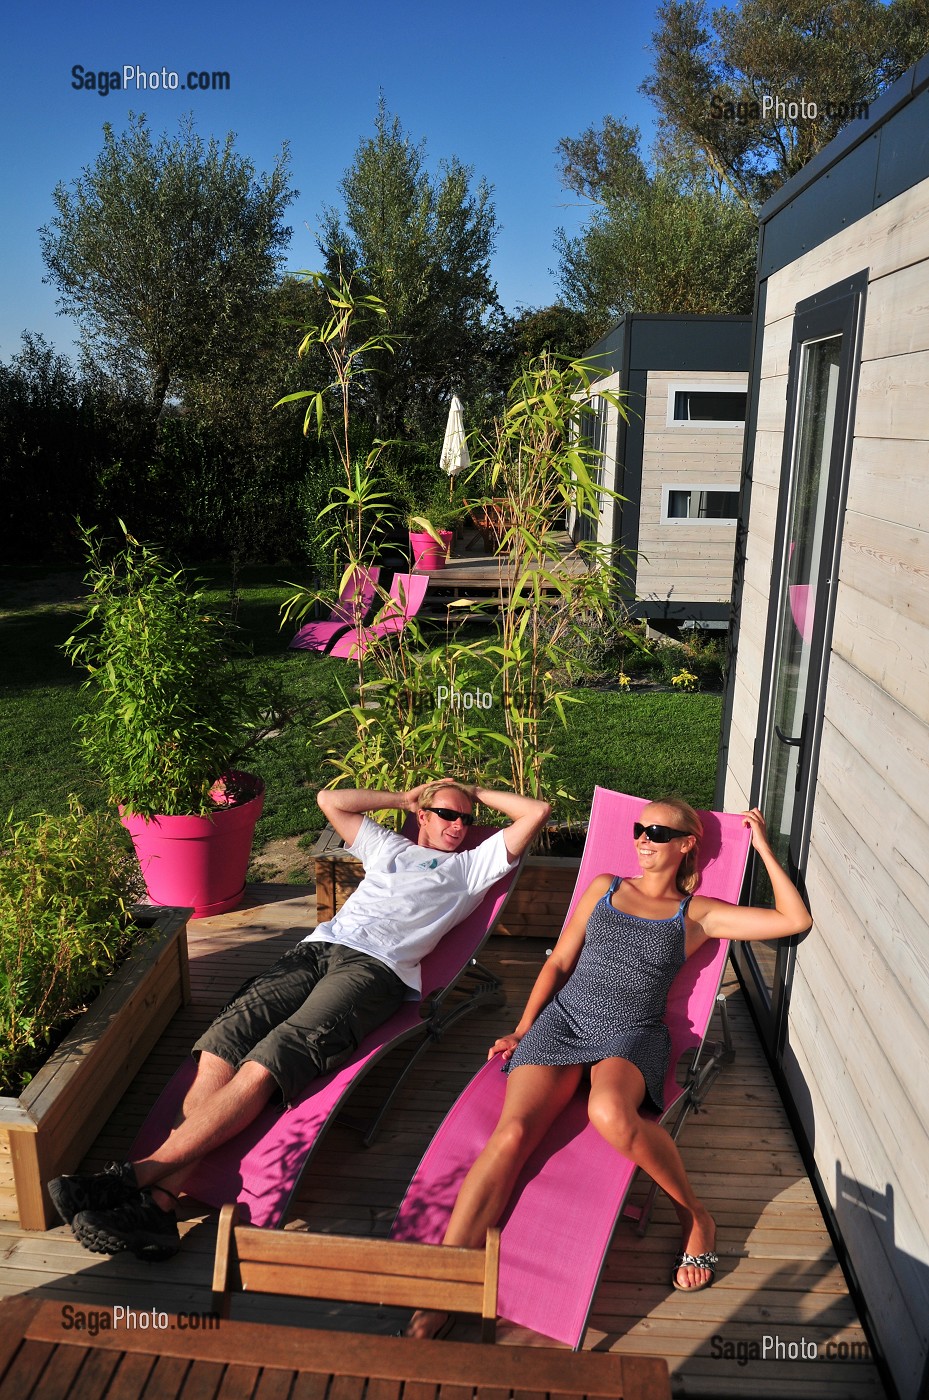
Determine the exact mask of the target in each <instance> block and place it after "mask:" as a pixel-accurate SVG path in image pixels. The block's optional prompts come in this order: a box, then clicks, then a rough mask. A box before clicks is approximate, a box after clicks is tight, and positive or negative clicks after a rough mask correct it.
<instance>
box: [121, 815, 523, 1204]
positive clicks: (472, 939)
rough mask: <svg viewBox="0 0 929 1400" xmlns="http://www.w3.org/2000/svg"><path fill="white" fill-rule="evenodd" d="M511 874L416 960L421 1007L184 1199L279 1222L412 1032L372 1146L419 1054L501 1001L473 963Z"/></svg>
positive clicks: (160, 1111)
mask: <svg viewBox="0 0 929 1400" xmlns="http://www.w3.org/2000/svg"><path fill="white" fill-rule="evenodd" d="M496 830H497V828H496V827H490V826H483V827H481V826H473V827H471V828H470V829H469V831H468V835H467V839H466V842H465V845H466V846H473V845H477V844H478V842H480V841H483V840H486V839H487V837H489V836H492V835H493V833H494V831H496ZM519 869H520V863H518V862H517V863H516V864H514V865H513V867H512V869H511V870H510V871H508V873H507V874H506V875H504V876H503V877H502V879H500V880H498V881H497V883H496V884H495V885H492V886H491V888H490V889H489V890H488V891H487V892H486V894H485V895H484V898H483V899H482V900H481V902H480V904H479V905H478V906H477V907H476V908H475V909H473V910H472V911H471V913H470V914H468V915H467V916H466V918H464V919H463V920H462V921H461V923H459V924H456V925H455V927H454V928H453V929H451V930H449V932H448V933H447V934H446V935H445V936H444V938H443V939H442V940H441V942H440V943H439V944H438V945H437V946H436V947H435V948H434V949H433V951H432V952H431V953H430V954H429V955H428V957H426V958H424V959H423V962H422V982H423V992H422V999H421V1000H420V1001H407V1002H404V1004H403V1005H402V1006H401V1007H400V1010H399V1011H397V1012H395V1014H394V1015H393V1016H391V1017H390V1019H389V1020H387V1021H385V1022H384V1024H383V1025H382V1026H379V1027H378V1028H377V1030H375V1031H373V1032H372V1033H371V1034H370V1035H369V1036H366V1037H365V1039H364V1040H363V1041H362V1042H361V1044H360V1045H359V1046H358V1048H357V1050H356V1051H355V1053H354V1054H353V1055H352V1057H351V1059H349V1060H347V1061H346V1063H345V1064H344V1065H341V1066H340V1067H339V1069H337V1070H333V1071H332V1073H330V1074H327V1075H323V1076H322V1077H321V1078H319V1079H316V1080H314V1081H313V1083H312V1085H311V1086H310V1088H309V1089H308V1090H307V1092H306V1093H305V1094H304V1096H303V1097H302V1098H301V1099H298V1100H297V1101H296V1102H295V1103H294V1104H292V1105H291V1106H290V1107H289V1108H286V1109H283V1110H282V1109H281V1108H280V1107H279V1106H278V1107H268V1108H267V1109H265V1110H264V1112H263V1113H262V1114H261V1116H260V1117H259V1118H257V1119H256V1120H255V1122H254V1123H252V1124H250V1125H249V1127H248V1128H246V1129H245V1130H244V1131H243V1132H241V1133H239V1135H238V1136H237V1137H235V1138H232V1139H231V1140H230V1141H229V1142H227V1143H224V1144H223V1146H222V1147H218V1148H216V1149H215V1150H214V1151H213V1152H211V1153H210V1154H209V1155H208V1156H207V1157H205V1158H204V1159H203V1160H202V1161H201V1162H200V1164H199V1165H198V1167H197V1169H196V1172H195V1173H194V1175H192V1176H191V1177H190V1178H189V1179H188V1181H187V1182H186V1183H185V1187H184V1189H185V1191H186V1193H187V1194H188V1195H190V1196H193V1197H195V1198H196V1199H197V1200H200V1201H203V1202H205V1203H206V1204H207V1205H212V1206H216V1207H220V1206H223V1205H225V1204H226V1203H227V1202H229V1201H238V1203H239V1207H240V1214H239V1218H240V1219H241V1220H243V1221H246V1222H248V1223H250V1224H252V1225H262V1226H267V1227H274V1226H279V1225H281V1224H282V1223H283V1220H284V1217H285V1215H286V1212H287V1210H288V1207H289V1205H290V1201H291V1199H292V1197H293V1194H294V1192H295V1191H296V1188H297V1185H298V1183H299V1180H300V1176H301V1174H302V1172H303V1169H304V1167H305V1166H306V1163H307V1161H308V1160H309V1158H310V1156H311V1154H312V1153H313V1151H314V1150H315V1148H316V1147H317V1145H318V1144H319V1142H320V1140H321V1139H322V1137H323V1134H324V1133H325V1131H326V1128H327V1127H328V1126H329V1124H330V1123H331V1122H332V1121H333V1119H334V1117H335V1114H336V1111H337V1110H338V1109H339V1107H340V1106H341V1104H342V1101H343V1099H344V1098H345V1097H346V1095H347V1094H348V1093H349V1092H350V1091H351V1089H352V1088H353V1087H354V1085H355V1083H356V1081H357V1080H358V1079H359V1078H360V1077H361V1075H363V1074H364V1073H365V1072H366V1071H367V1070H368V1069H369V1068H370V1067H371V1066H372V1065H373V1064H375V1063H376V1062H377V1061H378V1060H379V1059H380V1058H381V1056H382V1055H384V1054H385V1053H386V1052H387V1051H388V1050H391V1049H393V1047H394V1046H395V1045H398V1044H400V1043H401V1042H402V1041H404V1040H407V1039H408V1038H410V1037H413V1036H416V1035H419V1036H420V1037H421V1044H420V1045H419V1046H418V1047H417V1048H416V1050H415V1052H414V1054H413V1055H412V1056H411V1058H410V1059H409V1061H408V1062H407V1064H406V1065H405V1066H404V1068H403V1070H402V1071H401V1073H400V1075H399V1077H398V1079H397V1080H396V1082H395V1083H394V1085H393V1087H392V1088H391V1090H390V1092H389V1094H388V1095H387V1097H386V1099H385V1100H384V1102H383V1103H382V1104H381V1106H380V1109H379V1111H378V1113H377V1116H376V1118H375V1119H374V1121H373V1123H371V1124H370V1125H369V1126H368V1128H367V1131H366V1133H365V1136H364V1141H365V1143H366V1144H367V1143H370V1142H371V1141H372V1139H373V1137H374V1134H375V1133H376V1131H377V1129H378V1127H379V1126H380V1122H381V1119H382V1118H383V1116H384V1114H385V1113H386V1111H387V1109H388V1107H389V1106H390V1103H391V1101H392V1099H393V1097H394V1095H395V1094H396V1092H397V1090H398V1089H399V1088H400V1086H401V1084H402V1083H403V1081H404V1079H405V1078H406V1076H407V1074H408V1073H409V1071H410V1070H411V1069H412V1067H413V1065H414V1064H415V1063H416V1060H417V1059H418V1058H419V1056H420V1055H421V1054H422V1053H423V1051H424V1050H426V1049H427V1048H428V1047H429V1046H430V1045H431V1044H433V1043H434V1042H435V1041H437V1040H439V1039H440V1038H441V1036H442V1035H443V1034H444V1033H445V1032H446V1031H447V1030H448V1028H449V1026H451V1025H452V1024H454V1022H455V1021H457V1020H459V1019H460V1017H461V1016H463V1015H465V1014H466V1013H467V1012H469V1011H471V1010H473V1009H474V1008H475V1007H477V1006H481V1005H485V1004H487V1003H489V1002H497V1001H499V1000H500V997H501V993H500V982H499V979H498V978H496V977H494V976H493V975H492V974H491V973H490V972H488V971H487V970H486V969H485V968H483V967H482V966H481V965H480V963H479V962H478V961H477V954H478V953H479V952H480V949H481V947H482V945H483V944H484V942H485V941H486V939H487V937H488V935H489V934H490V932H491V930H492V929H493V927H494V924H495V923H496V921H497V919H498V918H499V917H500V914H501V913H502V911H503V907H504V905H505V904H506V901H507V899H508V898H509V894H510V891H511V890H512V888H513V886H514V884H515V883H516V879H517V875H518V872H519ZM462 980H464V986H459V987H458V988H457V990H456V995H455V996H454V997H452V996H450V995H449V994H450V993H451V992H452V991H453V989H455V988H456V983H459V982H461V981H462ZM195 1070H196V1064H195V1062H194V1060H193V1058H192V1057H191V1058H188V1059H187V1060H185V1062H184V1063H183V1064H182V1065H181V1067H180V1069H179V1070H178V1071H177V1073H176V1074H175V1075H174V1076H173V1078H172V1079H171V1080H170V1082H169V1083H168V1085H167V1087H166V1088H165V1089H164V1091H163V1092H162V1094H161V1096H160V1098H159V1099H158V1100H157V1102H156V1103H155V1105H154V1107H153V1108H152V1111H151V1113H150V1114H149V1116H148V1118H147V1119H146V1120H145V1123H144V1124H143V1126H142V1128H141V1129H140V1131H139V1134H138V1136H137V1138H136V1140H135V1142H134V1143H133V1145H132V1147H131V1149H130V1152H129V1158H130V1160H131V1161H135V1160H137V1159H138V1158H140V1157H143V1156H147V1155H148V1154H149V1153H150V1152H152V1151H154V1149H155V1148H156V1147H158V1145H159V1144H160V1143H162V1142H163V1141H164V1139H165V1138H166V1137H167V1135H168V1132H169V1131H170V1129H171V1127H172V1125H173V1124H174V1123H175V1121H176V1119H177V1115H178V1112H179V1110H180V1107H181V1104H182V1103H183V1101H184V1095H185V1094H186V1092H187V1090H188V1088H189V1087H190V1084H191V1083H192V1081H193V1077H194V1072H195Z"/></svg>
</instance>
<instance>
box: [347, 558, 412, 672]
mask: <svg viewBox="0 0 929 1400" xmlns="http://www.w3.org/2000/svg"><path fill="white" fill-rule="evenodd" d="M428 587H429V579H428V577H427V576H426V575H424V574H394V576H393V580H392V582H391V585H390V597H389V598H388V599H387V602H386V603H385V604H384V606H383V607H382V608H381V610H380V612H379V613H378V614H377V616H376V617H375V619H374V621H373V622H372V623H371V624H370V626H368V627H351V628H349V630H348V631H346V632H343V634H342V635H341V636H340V637H338V638H336V640H335V642H334V643H333V644H332V646H331V647H330V648H329V655H330V656H343V657H355V656H358V655H359V654H360V655H362V656H364V654H365V652H366V651H367V650H368V648H369V647H370V646H371V645H372V644H373V643H374V642H376V641H380V640H383V639H384V638H386V637H390V636H394V635H396V633H398V632H402V631H403V629H404V627H405V626H406V625H407V623H408V622H409V620H410V618H411V617H414V616H415V615H416V613H418V612H419V610H420V608H421V607H422V605H423V599H424V598H425V596H426V590H427V588H428Z"/></svg>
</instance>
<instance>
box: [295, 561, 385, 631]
mask: <svg viewBox="0 0 929 1400" xmlns="http://www.w3.org/2000/svg"><path fill="white" fill-rule="evenodd" d="M380 572H381V571H380V569H379V568H378V567H377V566H374V567H373V568H364V569H356V571H355V572H354V573H353V574H352V576H351V578H350V579H349V580H348V583H347V584H346V585H345V587H344V588H343V589H342V592H341V595H340V596H339V601H338V602H337V603H336V604H334V606H333V608H332V610H331V612H330V614H329V617H328V618H326V619H323V620H319V621H315V622H307V623H304V625H303V626H302V627H301V628H300V630H299V631H298V632H295V633H294V636H293V638H292V640H291V642H290V647H291V649H292V650H296V651H326V649H327V648H328V647H329V646H330V644H331V643H332V642H333V641H335V639H336V638H337V637H339V636H341V634H342V633H343V632H344V631H345V629H346V628H347V627H349V628H352V629H354V627H355V625H356V624H357V623H363V622H364V621H365V619H366V618H367V617H368V614H369V613H370V611H371V609H372V608H373V607H374V601H375V599H376V598H377V581H378V578H379V577H380Z"/></svg>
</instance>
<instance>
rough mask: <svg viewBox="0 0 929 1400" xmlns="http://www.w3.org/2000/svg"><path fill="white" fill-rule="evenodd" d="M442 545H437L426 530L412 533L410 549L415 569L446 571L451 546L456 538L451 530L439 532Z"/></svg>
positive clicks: (412, 531)
mask: <svg viewBox="0 0 929 1400" xmlns="http://www.w3.org/2000/svg"><path fill="white" fill-rule="evenodd" d="M438 534H439V535H440V537H441V540H442V543H441V544H437V543H436V541H435V540H434V539H433V538H432V536H431V535H429V534H427V533H426V531H425V530H411V531H410V549H411V550H412V552H413V568H414V569H421V570H423V571H430V570H432V569H444V568H445V561H446V559H447V558H448V551H449V546H450V545H451V542H452V539H453V538H454V536H453V534H452V532H451V530H439V531H438Z"/></svg>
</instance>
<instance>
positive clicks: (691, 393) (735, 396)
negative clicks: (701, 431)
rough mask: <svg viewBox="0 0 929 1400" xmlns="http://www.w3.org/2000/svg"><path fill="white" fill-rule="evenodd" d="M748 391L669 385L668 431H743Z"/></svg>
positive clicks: (706, 386) (738, 388)
mask: <svg viewBox="0 0 929 1400" xmlns="http://www.w3.org/2000/svg"><path fill="white" fill-rule="evenodd" d="M747 402H748V390H747V388H743V387H742V386H739V385H733V386H732V387H731V388H730V387H729V386H727V385H724V384H707V383H703V384H698V383H684V384H682V383H681V382H680V381H678V382H677V383H676V384H669V385H668V418H667V421H668V427H670V428H684V427H693V428H720V427H724V428H741V427H742V426H743V425H744V423H745V406H746V404H747Z"/></svg>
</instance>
